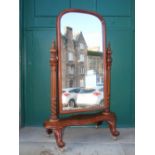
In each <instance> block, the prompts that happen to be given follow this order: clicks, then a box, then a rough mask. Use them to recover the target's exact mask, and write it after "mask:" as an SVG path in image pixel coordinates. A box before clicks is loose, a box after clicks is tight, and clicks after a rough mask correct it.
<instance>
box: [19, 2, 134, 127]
mask: <svg viewBox="0 0 155 155" xmlns="http://www.w3.org/2000/svg"><path fill="white" fill-rule="evenodd" d="M67 8H79V9H85V10H91V11H96V12H98V13H99V14H101V15H102V16H103V17H104V19H105V21H106V26H107V27H106V29H107V42H108V41H110V42H111V47H112V59H113V62H112V70H111V74H112V77H111V111H114V112H116V114H117V118H118V126H120V127H131V126H133V125H134V0H113V1H109V0H77V1H76V0H63V1H62V0H21V4H20V11H21V17H20V18H21V20H20V24H21V28H20V32H21V33H20V37H21V41H20V45H21V46H20V49H21V50H20V70H21V77H20V79H21V81H20V84H21V120H22V122H21V124H22V126H41V125H42V124H43V122H44V120H46V119H48V118H49V115H50V93H49V92H50V68H49V57H50V55H49V49H50V46H51V42H52V40H53V39H55V38H56V28H55V26H56V16H57V15H58V14H59V12H61V11H62V10H64V9H67Z"/></svg>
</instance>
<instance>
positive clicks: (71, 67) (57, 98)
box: [44, 9, 119, 148]
mask: <svg viewBox="0 0 155 155" xmlns="http://www.w3.org/2000/svg"><path fill="white" fill-rule="evenodd" d="M56 28H57V41H56V42H53V43H52V48H51V50H50V53H51V56H50V66H51V116H50V119H49V120H48V121H45V122H44V127H45V128H46V131H47V133H48V134H49V135H50V134H51V133H52V132H53V133H54V135H55V139H56V143H57V145H58V147H60V148H63V147H64V146H65V143H64V142H63V129H64V128H65V127H67V126H78V125H87V124H92V123H96V125H97V126H99V125H101V124H102V122H103V121H106V122H107V123H108V125H109V129H110V132H111V134H112V136H113V137H117V136H118V135H119V132H118V131H117V130H116V116H115V113H113V112H111V111H110V68H111V48H110V44H109V45H108V47H107V48H106V29H105V22H104V20H103V17H102V16H100V15H98V14H97V13H95V12H90V11H84V10H79V9H68V10H65V11H63V12H61V13H60V14H59V16H58V17H57V27H56ZM63 114H70V115H71V114H72V115H71V116H68V117H66V118H61V117H60V115H63ZM94 132H95V131H94Z"/></svg>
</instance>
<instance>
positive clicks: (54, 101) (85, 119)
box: [44, 9, 119, 148]
mask: <svg viewBox="0 0 155 155" xmlns="http://www.w3.org/2000/svg"><path fill="white" fill-rule="evenodd" d="M67 12H79V13H86V14H91V15H94V16H96V17H97V18H99V19H100V21H101V22H102V31H103V32H104V33H106V31H105V22H104V20H103V18H102V16H100V15H98V14H97V13H95V12H90V11H84V10H79V9H68V10H65V11H63V12H62V13H60V15H59V16H58V18H57V45H56V43H55V42H53V43H52V48H51V50H50V53H51V55H50V65H51V117H50V119H49V120H47V121H45V122H44V127H45V128H46V131H47V133H48V134H49V135H50V134H51V133H52V132H54V135H55V139H56V143H57V145H58V147H60V148H63V147H64V146H65V143H64V142H63V129H64V128H65V127H67V126H77V125H86V124H92V123H96V125H97V126H99V125H101V124H102V122H103V121H106V122H107V123H108V125H109V129H110V132H111V134H112V136H114V137H117V136H118V135H119V132H118V131H117V130H116V115H115V113H113V112H110V69H111V62H112V61H111V48H110V43H109V44H108V48H106V34H104V36H103V41H104V43H103V47H104V100H105V101H104V109H103V111H100V112H99V113H96V114H78V115H75V116H70V117H67V118H60V116H59V114H62V113H73V112H86V111H87V112H89V111H90V110H91V111H92V110H93V109H92V108H91V109H88V108H87V109H84V110H80V111H77V110H76V111H73V110H72V111H69V112H68V111H67V112H63V111H62V110H61V109H60V107H61V105H60V98H61V94H60V92H61V90H62V86H61V80H62V78H61V72H62V70H61V55H60V54H61V53H60V52H61V42H60V39H61V35H60V20H61V17H62V16H63V15H64V14H65V13H67ZM58 81H59V82H58ZM95 110H98V109H95Z"/></svg>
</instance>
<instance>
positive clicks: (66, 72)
mask: <svg viewBox="0 0 155 155" xmlns="http://www.w3.org/2000/svg"><path fill="white" fill-rule="evenodd" d="M95 49H96V48H95ZM61 60H62V88H69V87H84V86H85V76H86V74H87V71H88V70H94V72H95V74H96V75H97V77H98V79H97V82H98V83H102V82H103V53H102V52H99V51H98V50H97V51H95V50H94V51H88V47H87V44H86V41H85V39H84V36H83V34H82V32H80V33H79V34H77V35H75V36H74V35H73V30H72V28H71V27H66V31H65V34H64V35H62V36H61Z"/></svg>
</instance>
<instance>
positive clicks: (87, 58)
mask: <svg viewBox="0 0 155 155" xmlns="http://www.w3.org/2000/svg"><path fill="white" fill-rule="evenodd" d="M60 29H61V68H62V107H63V110H75V109H83V108H93V107H103V103H104V92H103V90H104V88H103V87H104V83H103V77H104V76H103V74H104V73H103V38H102V36H103V32H102V24H101V21H100V20H99V19H98V18H97V17H96V16H93V15H89V14H85V13H77V12H74V13H73V12H69V13H66V14H64V15H63V16H62V18H61V22H60Z"/></svg>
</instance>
